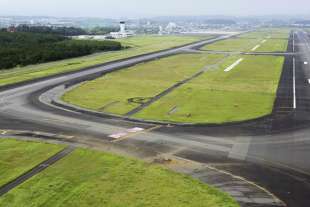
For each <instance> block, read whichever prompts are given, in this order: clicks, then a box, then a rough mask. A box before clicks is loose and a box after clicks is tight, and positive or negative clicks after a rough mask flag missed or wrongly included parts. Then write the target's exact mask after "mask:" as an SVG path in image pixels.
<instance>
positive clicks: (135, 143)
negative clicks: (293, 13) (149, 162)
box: [0, 31, 310, 207]
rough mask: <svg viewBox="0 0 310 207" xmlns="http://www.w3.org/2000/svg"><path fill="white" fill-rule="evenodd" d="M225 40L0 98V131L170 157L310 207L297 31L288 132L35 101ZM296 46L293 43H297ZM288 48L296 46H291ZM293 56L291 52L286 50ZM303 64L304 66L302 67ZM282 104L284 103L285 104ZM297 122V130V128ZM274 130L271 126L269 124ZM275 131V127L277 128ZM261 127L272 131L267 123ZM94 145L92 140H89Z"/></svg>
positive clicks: (305, 42) (306, 50)
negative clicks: (117, 114) (155, 119)
mask: <svg viewBox="0 0 310 207" xmlns="http://www.w3.org/2000/svg"><path fill="white" fill-rule="evenodd" d="M223 38H228V37H220V38H217V39H215V40H214V39H213V40H207V41H203V42H200V43H195V44H192V45H189V46H185V47H181V48H177V49H171V50H168V51H164V52H158V53H155V54H151V55H145V56H141V57H137V58H132V59H129V60H125V61H119V62H116V63H111V64H107V65H105V66H100V67H97V68H93V69H89V70H85V71H81V72H76V73H73V74H69V75H63V76H59V77H56V78H51V79H48V80H44V81H40V82H36V83H31V84H28V85H24V86H20V87H15V88H12V89H8V90H4V91H2V92H0V126H1V127H0V128H1V129H2V130H4V131H0V133H2V134H6V133H7V131H6V130H28V131H34V132H37V131H41V132H50V133H56V134H65V135H67V136H72V138H71V139H69V140H68V141H71V142H75V141H76V142H80V143H87V144H89V145H90V146H91V145H96V144H99V143H100V144H111V145H115V146H116V147H117V148H118V149H124V151H133V153H135V154H136V155H137V156H140V157H142V158H144V159H147V158H152V157H156V156H160V155H163V156H168V157H169V156H176V157H180V158H184V159H187V160H193V161H196V162H201V163H206V164H208V165H210V166H213V167H216V168H217V169H220V170H225V171H228V172H231V173H233V174H235V175H240V176H243V177H245V178H247V179H248V180H250V181H254V182H256V183H257V184H258V185H260V186H262V187H264V188H266V189H267V190H269V191H271V192H272V193H274V194H275V195H276V196H278V197H279V198H280V199H281V200H283V201H284V202H285V203H287V204H288V206H292V207H308V206H309V203H310V185H309V184H310V162H309V157H310V128H307V127H304V126H306V125H307V124H308V119H309V118H308V117H310V116H309V112H308V111H310V102H309V100H310V99H309V97H310V84H309V83H310V81H309V82H308V79H310V73H309V71H310V68H309V64H305V62H307V61H310V56H309V54H310V46H309V37H308V36H307V35H306V34H304V33H303V32H300V31H299V32H297V34H296V35H294V37H292V38H293V39H291V42H292V44H294V47H293V48H294V50H297V51H298V52H300V53H301V54H300V55H298V56H297V57H293V56H289V57H287V58H293V60H292V61H288V63H287V69H286V70H287V73H285V80H284V81H283V82H282V83H281V84H284V85H283V86H282V88H285V90H284V91H289V92H288V93H287V95H286V98H285V100H286V102H285V104H286V106H283V107H282V108H287V109H288V111H289V112H292V113H293V114H294V115H293V116H292V117H290V119H289V120H286V119H285V122H286V125H284V126H287V125H296V127H295V128H294V130H290V131H285V129H286V127H284V128H283V129H284V130H279V133H276V134H270V135H258V134H255V133H251V131H252V130H253V129H254V131H255V128H256V126H255V123H252V124H251V123H250V124H248V125H247V124H245V125H242V126H225V127H198V128H193V127H185V128H184V127H176V126H157V125H153V124H143V123H133V122H128V121H124V120H119V119H117V120H115V119H113V118H108V117H107V118H104V117H101V118H100V117H94V116H90V115H85V114H80V113H76V112H70V111H65V110H62V109H57V108H55V107H52V106H47V105H44V104H42V103H40V102H39V101H38V96H39V95H40V94H42V93H43V92H45V91H47V90H48V89H49V88H53V87H55V86H57V85H60V84H63V83H64V82H66V81H69V80H74V79H87V78H93V77H96V76H99V75H101V74H103V73H105V72H108V71H113V70H115V69H119V68H122V67H126V66H129V65H133V64H137V63H140V62H144V61H149V60H152V59H156V58H160V57H164V56H167V55H171V54H175V53H178V52H181V51H183V50H188V49H192V48H196V47H197V46H199V45H204V44H207V43H211V42H214V41H218V40H221V39H223ZM295 41H296V42H295ZM293 42H294V43H293ZM288 52H292V51H288ZM301 63H303V64H301ZM285 104H284V105H285ZM300 120H301V123H302V127H299V125H297V124H299V123H300V122H299V121H300ZM271 124H272V123H271ZM278 126H281V124H278ZM265 127H266V128H270V127H272V126H269V125H268V123H267V124H266V125H265ZM93 140H95V142H93Z"/></svg>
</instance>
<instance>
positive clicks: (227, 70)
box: [224, 58, 243, 72]
mask: <svg viewBox="0 0 310 207" xmlns="http://www.w3.org/2000/svg"><path fill="white" fill-rule="evenodd" d="M242 61H243V58H240V59H239V60H237V61H236V62H234V63H233V64H232V65H231V66H229V67H228V68H226V69H225V70H224V71H225V72H229V71H231V70H232V69H234V68H235V67H236V66H237V65H239V64H240V63H241V62H242Z"/></svg>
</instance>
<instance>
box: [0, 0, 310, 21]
mask: <svg viewBox="0 0 310 207" xmlns="http://www.w3.org/2000/svg"><path fill="white" fill-rule="evenodd" d="M286 14H287V15H298V14H303V15H305V14H310V0H294V1H293V0H83V1H81V0H0V16H3V15H18V16H57V17H105V18H123V17H128V18H141V17H154V16H179V15H182V16H196V15H227V16H230V15H232V16H257V15H286Z"/></svg>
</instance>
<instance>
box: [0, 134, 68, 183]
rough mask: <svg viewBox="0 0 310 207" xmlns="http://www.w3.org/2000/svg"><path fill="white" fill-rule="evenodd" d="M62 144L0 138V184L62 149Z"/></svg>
mask: <svg viewBox="0 0 310 207" xmlns="http://www.w3.org/2000/svg"><path fill="white" fill-rule="evenodd" d="M62 149H63V146H60V145H51V144H44V143H38V142H26V141H24V142H21V141H17V140H13V139H0V186H2V185H4V184H6V183H8V182H9V181H11V180H13V179H15V178H16V177H18V176H19V175H21V174H22V173H24V172H26V171H28V170H30V169H32V168H33V167H34V166H36V165H38V164H39V163H41V162H42V161H44V160H46V159H48V158H49V157H50V156H52V155H54V154H56V153H57V152H58V151H60V150H62Z"/></svg>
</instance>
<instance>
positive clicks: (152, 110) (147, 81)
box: [63, 42, 284, 123]
mask: <svg viewBox="0 0 310 207" xmlns="http://www.w3.org/2000/svg"><path fill="white" fill-rule="evenodd" d="M266 43H267V42H266ZM240 57H241V56H230V57H228V58H227V57H225V56H223V55H206V54H199V55H198V54H192V55H177V56H172V57H169V58H164V59H160V60H157V61H153V62H150V63H147V64H142V65H138V66H135V67H132V68H130V69H127V70H123V71H119V72H115V73H111V74H108V75H107V76H104V77H102V78H99V79H97V80H94V81H90V82H86V83H84V84H83V85H82V86H80V87H78V88H75V89H73V90H72V91H70V92H68V93H67V94H65V96H64V97H63V100H64V101H66V102H69V103H71V104H74V105H78V106H81V107H84V108H89V109H93V110H97V111H102V112H108V113H113V114H119V115H125V114H126V113H127V112H129V111H130V110H132V109H134V108H136V107H138V106H139V105H140V104H139V103H130V102H128V99H130V98H135V97H153V96H155V95H157V94H159V93H160V92H162V91H164V90H165V89H167V88H169V87H171V86H172V85H173V84H175V83H176V82H178V81H180V80H182V79H185V78H187V77H188V76H189V75H190V74H193V73H194V72H197V71H199V70H201V69H202V68H205V67H206V66H208V65H209V66H210V65H213V64H215V63H217V64H215V65H213V66H214V67H212V68H209V70H207V71H206V72H205V73H204V74H203V75H202V76H200V77H198V78H196V79H193V80H192V81H191V82H189V83H187V84H185V85H183V86H182V87H180V88H178V89H175V90H174V91H173V92H172V93H170V94H168V95H166V96H164V97H162V98H161V99H159V100H158V101H156V102H155V103H153V104H152V105H150V106H148V107H147V108H145V109H144V110H143V111H141V112H139V113H137V114H136V115H134V116H133V117H135V118H140V119H146V120H160V121H171V122H187V123H225V122H233V121H243V120H248V119H254V118H258V117H261V116H264V115H268V114H270V113H271V111H272V108H273V104H274V100H275V96H276V91H277V87H278V83H279V79H280V74H281V71H282V67H283V62H284V58H283V57H274V56H242V58H243V59H244V60H243V61H242V62H241V63H240V64H239V65H238V66H236V67H235V68H234V69H233V70H231V71H230V72H224V69H226V68H227V67H228V66H230V65H231V64H233V63H234V62H236V60H238V59H239V58H240ZM81 94H87V95H84V96H81Z"/></svg>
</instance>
